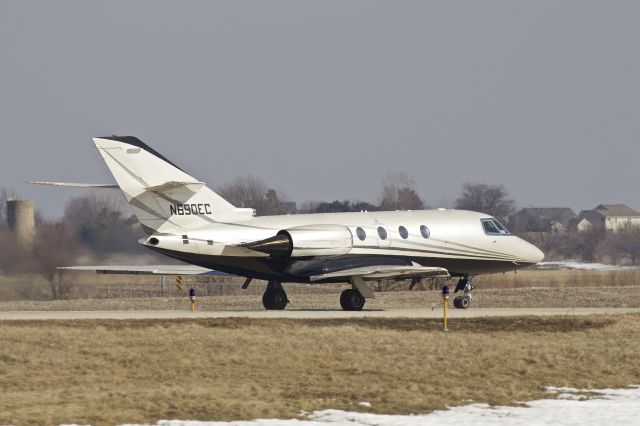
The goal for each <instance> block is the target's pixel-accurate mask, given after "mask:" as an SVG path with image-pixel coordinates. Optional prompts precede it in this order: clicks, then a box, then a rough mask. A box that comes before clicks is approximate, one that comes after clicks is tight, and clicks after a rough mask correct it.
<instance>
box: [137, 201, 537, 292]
mask: <svg viewBox="0 0 640 426" xmlns="http://www.w3.org/2000/svg"><path fill="white" fill-rule="evenodd" d="M494 221H495V219H493V218H492V217H491V216H488V215H486V214H482V213H476V212H471V211H463V210H444V209H438V210H419V211H392V212H353V213H318V214H299V215H283V216H262V217H254V218H251V219H249V220H245V221H240V222H214V223H210V224H209V225H207V226H204V227H199V228H195V229H192V230H188V231H183V232H181V233H180V234H173V233H163V234H156V235H151V236H150V237H147V238H145V239H144V240H142V241H141V242H142V243H143V244H144V245H146V246H148V247H149V248H152V249H154V250H157V251H159V252H161V253H163V254H166V255H168V256H171V257H174V258H177V259H179V260H182V261H186V262H189V263H192V264H196V265H200V266H203V267H207V268H211V269H216V270H220V271H224V272H228V273H232V274H236V275H241V276H246V277H255V278H260V279H266V280H280V281H287V282H302V283H308V282H310V279H309V277H310V276H312V275H317V274H318V273H326V272H331V271H333V270H340V269H348V268H352V267H361V266H370V265H410V264H419V265H421V266H430V267H441V268H445V269H447V270H448V271H449V273H450V274H451V275H452V276H474V275H480V274H491V273H498V272H508V271H514V270H516V269H520V268H523V267H527V266H530V265H532V264H535V263H537V262H540V261H541V260H542V259H543V257H544V255H543V253H542V252H541V251H540V250H539V249H538V248H537V247H535V246H534V245H532V244H530V243H528V242H526V241H524V240H522V239H521V238H518V237H516V236H514V235H512V234H510V233H509V232H508V231H506V229H504V227H502V226H501V225H500V224H499V222H497V221H495V222H494ZM496 222H497V223H496ZM313 226H316V227H320V228H322V227H323V226H325V227H326V226H333V227H338V229H342V228H344V229H345V232H344V235H345V236H346V237H344V238H342V239H341V240H340V244H339V247H337V250H338V251H335V250H334V252H330V251H329V252H328V254H327V255H311V256H305V255H302V256H274V255H272V254H268V253H264V252H259V251H255V250H251V249H248V248H246V247H245V246H246V244H247V243H251V242H255V241H260V240H265V239H269V238H271V237H274V236H275V235H276V234H278V233H279V232H281V231H286V230H292V229H293V230H295V229H306V228H305V227H307V228H308V227H313ZM494 231H495V232H494ZM327 244H328V245H331V244H334V245H335V244H336V243H335V242H327ZM327 281H331V280H327ZM327 281H323V282H327ZM338 281H340V280H338Z"/></svg>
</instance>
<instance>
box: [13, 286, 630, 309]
mask: <svg viewBox="0 0 640 426" xmlns="http://www.w3.org/2000/svg"><path fill="white" fill-rule="evenodd" d="M284 287H285V288H286V289H287V292H288V294H289V300H290V301H291V304H290V305H288V306H287V309H288V310H291V309H301V310H318V309H321V310H340V303H339V296H340V291H341V289H339V288H338V289H324V291H323V292H322V293H320V292H318V293H306V292H298V291H292V290H295V288H293V289H292V287H291V285H290V284H285V285H284ZM263 289H264V288H257V287H256V289H254V290H258V291H253V292H251V294H248V295H231V296H212V297H198V305H197V306H198V310H199V311H246V310H263V309H264V308H263V307H262V298H261V291H263ZM298 289H299V287H298ZM198 294H201V293H198ZM441 301H442V298H441V294H440V292H439V291H393V292H382V293H377V294H376V298H375V299H370V300H368V301H367V304H366V305H365V309H401V308H415V309H430V306H431V304H433V303H435V304H436V305H438V306H439V305H440V303H441ZM572 307H607V308H616V307H620V308H638V307H640V286H638V287H599V288H593V287H587V288H576V287H567V288H533V287H532V288H518V289H486V288H484V287H481V286H480V287H479V288H478V289H477V290H476V292H475V296H474V299H473V302H472V309H473V308H572ZM188 309H189V301H188V299H187V298H186V297H185V295H184V294H183V295H182V296H174V297H156V298H123V299H74V300H56V301H12V302H0V311H92V310H101V311H104V310H188Z"/></svg>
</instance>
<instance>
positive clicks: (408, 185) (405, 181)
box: [378, 172, 424, 210]
mask: <svg viewBox="0 0 640 426" xmlns="http://www.w3.org/2000/svg"><path fill="white" fill-rule="evenodd" d="M378 199H379V202H380V209H381V210H420V209H423V208H424V202H423V201H422V200H421V199H420V196H419V195H418V193H417V191H416V182H415V179H414V178H413V177H412V176H410V175H408V174H407V173H404V172H399V173H389V174H387V175H386V176H385V177H384V179H383V180H382V190H381V191H380V195H379V196H378Z"/></svg>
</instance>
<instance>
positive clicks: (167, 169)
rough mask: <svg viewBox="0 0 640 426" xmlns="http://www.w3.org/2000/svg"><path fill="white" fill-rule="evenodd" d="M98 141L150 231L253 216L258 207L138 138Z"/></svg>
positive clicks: (202, 224)
mask: <svg viewBox="0 0 640 426" xmlns="http://www.w3.org/2000/svg"><path fill="white" fill-rule="evenodd" d="M93 142H94V143H95V145H96V147H97V148H98V151H99V152H100V155H101V156H102V158H103V159H104V161H105V163H106V164H107V167H108V168H109V170H110V171H111V174H112V175H113V177H114V178H115V180H116V182H117V183H118V186H119V187H120V189H121V190H122V192H123V193H124V195H125V197H126V198H127V201H128V202H129V205H130V206H131V208H132V209H133V212H134V213H135V215H136V217H137V218H138V221H139V222H140V224H141V225H142V227H143V228H144V230H145V232H146V233H147V234H149V235H150V234H153V233H162V232H176V231H180V230H187V229H193V228H198V227H201V226H206V225H207V224H208V223H215V222H219V221H230V222H234V221H242V220H247V219H250V218H251V217H252V216H253V209H240V208H236V207H234V206H233V205H232V204H231V203H229V202H228V201H227V200H225V199H224V198H222V197H221V196H219V195H218V194H216V193H215V192H213V191H212V190H211V189H209V188H208V187H207V185H206V184H205V183H203V182H200V181H198V180H197V179H195V178H194V177H192V176H190V175H189V174H187V173H186V172H185V171H184V170H182V169H181V168H180V167H178V166H176V165H175V164H174V163H172V162H171V161H169V160H168V159H166V158H165V157H163V156H162V155H160V154H159V153H158V152H156V151H155V150H153V149H152V148H151V147H149V146H148V145H146V144H145V143H144V142H142V141H141V140H140V139H138V138H135V137H133V136H108V137H99V138H93Z"/></svg>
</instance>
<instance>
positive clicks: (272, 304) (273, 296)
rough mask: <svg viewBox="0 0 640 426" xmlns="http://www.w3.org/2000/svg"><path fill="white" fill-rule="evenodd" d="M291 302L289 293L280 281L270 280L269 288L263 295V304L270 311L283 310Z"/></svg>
mask: <svg viewBox="0 0 640 426" xmlns="http://www.w3.org/2000/svg"><path fill="white" fill-rule="evenodd" d="M287 303H289V299H288V298H287V293H286V292H285V291H284V288H282V283H281V282H280V281H269V283H268V284H267V289H266V290H265V292H264V294H263V295H262V305H263V306H264V308H265V309H266V310H268V311H281V310H283V309H284V308H285V307H286V306H287Z"/></svg>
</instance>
